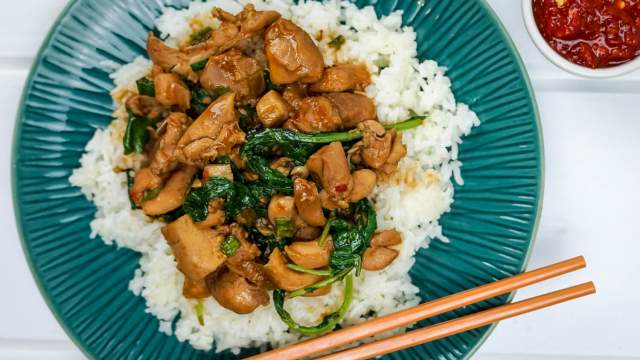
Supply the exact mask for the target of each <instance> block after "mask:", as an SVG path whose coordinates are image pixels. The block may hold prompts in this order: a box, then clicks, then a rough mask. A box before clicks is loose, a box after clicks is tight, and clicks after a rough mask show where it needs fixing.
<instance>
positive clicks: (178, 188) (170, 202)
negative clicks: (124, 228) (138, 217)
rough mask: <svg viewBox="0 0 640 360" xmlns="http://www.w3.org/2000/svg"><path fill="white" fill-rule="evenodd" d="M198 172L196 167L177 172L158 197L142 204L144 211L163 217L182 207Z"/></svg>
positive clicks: (187, 167) (186, 167) (188, 167)
mask: <svg viewBox="0 0 640 360" xmlns="http://www.w3.org/2000/svg"><path fill="white" fill-rule="evenodd" d="M196 171H198V168H196V167H195V166H185V167H184V168H182V169H180V170H178V171H176V172H175V173H174V174H173V175H171V177H170V178H169V180H167V182H166V184H165V185H164V187H163V188H162V190H160V193H159V194H158V196H156V197H155V198H153V199H151V200H148V201H145V202H144V203H143V204H142V211H143V212H144V213H145V214H147V215H163V214H166V213H168V212H170V211H173V210H175V209H177V208H179V207H180V206H182V203H184V200H185V199H186V198H187V192H188V191H189V189H190V188H191V182H192V181H193V176H194V175H195V174H196Z"/></svg>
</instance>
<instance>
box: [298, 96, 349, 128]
mask: <svg viewBox="0 0 640 360" xmlns="http://www.w3.org/2000/svg"><path fill="white" fill-rule="evenodd" d="M289 122H290V126H291V127H292V128H293V129H295V130H298V131H301V132H307V133H311V132H327V131H336V130H339V129H340V128H341V127H342V119H341V118H340V113H339V112H338V108H337V107H336V106H335V105H334V104H333V103H332V102H331V101H330V100H329V99H328V98H327V97H324V96H314V97H308V98H305V99H303V100H302V101H300V105H299V108H298V112H297V114H296V115H295V117H294V118H293V119H291V120H289Z"/></svg>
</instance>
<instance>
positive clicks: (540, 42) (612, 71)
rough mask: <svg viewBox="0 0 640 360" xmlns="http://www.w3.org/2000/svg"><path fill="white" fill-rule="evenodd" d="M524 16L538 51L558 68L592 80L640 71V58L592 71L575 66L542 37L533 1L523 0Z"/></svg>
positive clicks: (584, 67)
mask: <svg viewBox="0 0 640 360" xmlns="http://www.w3.org/2000/svg"><path fill="white" fill-rule="evenodd" d="M522 16H523V18H524V24H525V27H526V28H527V32H528V33H529V35H530V36H531V40H533V43H534V44H535V45H536V47H537V48H538V50H540V52H541V53H542V54H543V55H544V56H545V57H546V58H547V59H549V61H551V62H552V63H553V64H555V65H556V66H557V67H559V68H561V69H562V70H564V71H567V72H569V73H572V74H574V75H578V76H582V77H585V78H591V79H606V78H614V77H618V76H622V75H625V74H628V73H630V72H632V71H635V70H638V69H640V56H638V57H636V58H635V59H632V60H630V61H628V62H626V63H624V64H620V65H615V66H612V67H607V68H597V69H592V68H589V67H586V66H582V65H578V64H575V63H573V62H571V61H569V60H567V59H565V58H564V57H563V56H562V55H560V54H559V53H558V52H556V50H555V49H553V48H552V47H551V46H550V45H549V44H548V43H547V41H546V40H545V39H544V37H543V36H542V33H541V32H540V29H539V28H538V24H537V23H536V20H535V18H534V15H533V0H522Z"/></svg>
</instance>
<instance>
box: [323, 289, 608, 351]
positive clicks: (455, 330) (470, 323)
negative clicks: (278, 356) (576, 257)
mask: <svg viewBox="0 0 640 360" xmlns="http://www.w3.org/2000/svg"><path fill="white" fill-rule="evenodd" d="M595 292H596V288H595V285H594V284H593V282H586V283H583V284H580V285H576V286H573V287H570V288H566V289H562V290H558V291H554V292H550V293H547V294H544V295H540V296H536V297H533V298H530V299H527V300H522V301H518V302H515V303H511V304H507V305H502V306H498V307H496V308H493V309H489V310H484V311H480V312H477V313H475V314H471V315H467V316H463V317H460V318H457V319H453V320H449V321H446V322H443V323H439V324H436V325H432V326H428V327H425V328H422V329H418V330H413V331H409V332H407V333H404V334H400V335H396V336H392V337H390V338H387V339H384V340H380V341H376V342H373V343H370V344H365V345H361V346H358V347H354V348H351V349H349V350H345V351H342V352H338V353H335V354H331V355H327V356H324V357H321V358H320V359H319V360H359V359H369V358H373V357H376V356H380V355H384V354H388V353H390V352H394V351H400V350H403V349H406V348H409V347H413V346H417V345H420V344H424V343H426V342H429V341H435V340H438V339H442V338H445V337H447V336H451V335H455V334H459V333H461V332H465V331H468V330H472V329H476V328H479V327H482V326H485V325H489V324H492V323H494V322H497V321H500V320H504V319H508V318H512V317H514V316H518V315H521V314H524V313H528V312H531V311H535V310H539V309H542V308H545V307H549V306H552V305H555V304H559V303H562V302H565V301H569V300H573V299H576V298H579V297H582V296H586V295H590V294H593V293H595Z"/></svg>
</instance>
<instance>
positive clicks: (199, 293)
mask: <svg viewBox="0 0 640 360" xmlns="http://www.w3.org/2000/svg"><path fill="white" fill-rule="evenodd" d="M182 295H184V297H186V298H187V299H204V298H208V297H209V296H211V293H210V292H209V289H207V284H206V283H205V281H204V280H200V281H194V280H191V279H190V278H188V277H186V276H185V278H184V285H183V286H182Z"/></svg>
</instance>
